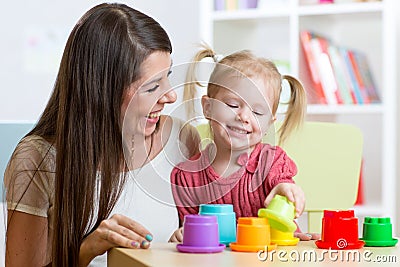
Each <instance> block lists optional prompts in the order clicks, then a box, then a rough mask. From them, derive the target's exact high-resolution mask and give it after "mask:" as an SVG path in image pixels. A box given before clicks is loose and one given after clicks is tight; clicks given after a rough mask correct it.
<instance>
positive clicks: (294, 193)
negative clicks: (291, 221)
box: [264, 183, 306, 218]
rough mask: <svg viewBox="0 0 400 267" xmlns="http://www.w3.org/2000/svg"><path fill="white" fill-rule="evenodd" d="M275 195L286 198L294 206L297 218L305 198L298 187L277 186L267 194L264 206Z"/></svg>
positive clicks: (302, 209)
mask: <svg viewBox="0 0 400 267" xmlns="http://www.w3.org/2000/svg"><path fill="white" fill-rule="evenodd" d="M275 195H281V196H285V197H287V199H288V200H289V201H290V202H293V203H294V205H295V212H296V213H295V218H298V217H299V216H300V215H301V214H302V213H303V211H304V206H305V202H306V201H305V196H304V192H303V190H302V189H301V188H300V186H298V185H296V184H292V183H280V184H277V185H276V186H275V187H274V188H273V189H272V190H271V192H270V193H269V194H268V196H267V197H266V199H265V201H264V206H265V207H267V206H268V204H269V203H270V202H271V200H272V198H273V197H274V196H275Z"/></svg>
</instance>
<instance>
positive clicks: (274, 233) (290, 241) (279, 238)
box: [271, 227, 300, 246]
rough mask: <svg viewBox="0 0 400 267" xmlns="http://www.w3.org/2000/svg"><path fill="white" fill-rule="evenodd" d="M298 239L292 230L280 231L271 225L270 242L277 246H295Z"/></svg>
mask: <svg viewBox="0 0 400 267" xmlns="http://www.w3.org/2000/svg"><path fill="white" fill-rule="evenodd" d="M299 240H300V239H299V238H298V237H294V236H293V232H282V231H279V230H277V229H274V228H272V227H271V242H272V243H275V244H277V245H278V246H295V245H297V243H299Z"/></svg>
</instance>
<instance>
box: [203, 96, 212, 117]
mask: <svg viewBox="0 0 400 267" xmlns="http://www.w3.org/2000/svg"><path fill="white" fill-rule="evenodd" d="M201 106H202V108H203V115H204V117H206V119H209V118H210V117H211V98H210V97H208V96H207V95H203V96H202V97H201Z"/></svg>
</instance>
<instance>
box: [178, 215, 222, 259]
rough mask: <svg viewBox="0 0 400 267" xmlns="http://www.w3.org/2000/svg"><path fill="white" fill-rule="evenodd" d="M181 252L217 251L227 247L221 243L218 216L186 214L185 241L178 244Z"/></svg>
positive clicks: (184, 225) (184, 224) (184, 223)
mask: <svg viewBox="0 0 400 267" xmlns="http://www.w3.org/2000/svg"><path fill="white" fill-rule="evenodd" d="M176 249H177V250H178V251H180V252H188V253H215V252H221V251H223V250H224V249H225V245H224V244H220V243H219V234H218V221H217V217H216V216H200V215H186V216H185V218H184V222H183V242H182V244H178V245H176Z"/></svg>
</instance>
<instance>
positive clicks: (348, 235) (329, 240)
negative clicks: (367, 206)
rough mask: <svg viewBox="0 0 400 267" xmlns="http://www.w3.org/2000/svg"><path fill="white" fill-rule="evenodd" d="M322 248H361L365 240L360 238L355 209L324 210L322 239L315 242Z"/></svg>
mask: <svg viewBox="0 0 400 267" xmlns="http://www.w3.org/2000/svg"><path fill="white" fill-rule="evenodd" d="M315 244H316V245H317V247H318V248H322V249H359V248H362V247H363V246H364V241H362V240H359V239H358V219H357V218H356V217H354V210H324V217H323V218H322V234H321V240H317V241H316V242H315Z"/></svg>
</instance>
